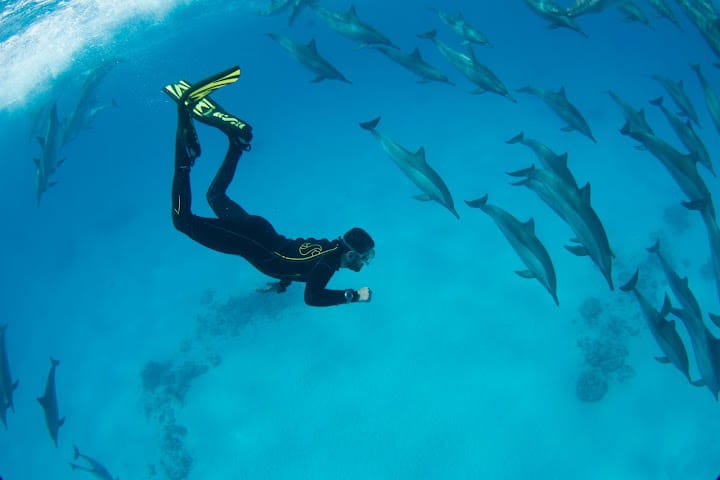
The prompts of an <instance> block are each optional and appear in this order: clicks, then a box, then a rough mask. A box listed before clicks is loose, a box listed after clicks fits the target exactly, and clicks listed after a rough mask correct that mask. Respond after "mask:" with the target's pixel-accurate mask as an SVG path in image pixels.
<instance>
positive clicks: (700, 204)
mask: <svg viewBox="0 0 720 480" xmlns="http://www.w3.org/2000/svg"><path fill="white" fill-rule="evenodd" d="M682 206H683V207H685V208H687V209H688V210H698V211H700V212H702V211H704V210H705V209H706V208H708V207H709V206H710V199H709V198H708V197H705V198H700V199H698V200H692V201H690V202H682Z"/></svg>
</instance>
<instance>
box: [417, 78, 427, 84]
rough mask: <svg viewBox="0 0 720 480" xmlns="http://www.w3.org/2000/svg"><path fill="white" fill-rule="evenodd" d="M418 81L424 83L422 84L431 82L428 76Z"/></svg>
mask: <svg viewBox="0 0 720 480" xmlns="http://www.w3.org/2000/svg"><path fill="white" fill-rule="evenodd" d="M417 83H422V84H425V83H430V80H428V79H427V78H421V79H420V80H418V81H417Z"/></svg>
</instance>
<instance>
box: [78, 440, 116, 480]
mask: <svg viewBox="0 0 720 480" xmlns="http://www.w3.org/2000/svg"><path fill="white" fill-rule="evenodd" d="M73 449H74V456H73V460H75V461H77V460H78V459H80V458H82V459H84V460H85V461H87V463H88V464H90V467H83V466H81V465H77V464H75V463H72V462H71V463H70V466H71V467H72V469H73V470H82V471H83V472H88V473H90V474H91V475H93V476H94V477H96V478H99V479H100V480H119V478H118V477H115V478H113V477H112V475H110V472H109V471H108V469H107V468H106V467H105V466H104V465H103V464H101V463H100V462H98V461H97V460H95V459H94V458H92V457H88V456H87V455H83V454H82V453H80V450H78V447H76V446H75V445H73Z"/></svg>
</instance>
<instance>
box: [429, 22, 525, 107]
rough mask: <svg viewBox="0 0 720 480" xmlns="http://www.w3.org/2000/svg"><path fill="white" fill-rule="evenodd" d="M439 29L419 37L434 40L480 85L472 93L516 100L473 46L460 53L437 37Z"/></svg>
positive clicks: (448, 58)
mask: <svg viewBox="0 0 720 480" xmlns="http://www.w3.org/2000/svg"><path fill="white" fill-rule="evenodd" d="M436 35H437V31H436V30H431V31H429V32H426V33H421V34H419V35H418V37H419V38H427V39H429V40H430V41H432V42H433V43H434V44H435V46H436V47H437V49H438V50H439V51H440V53H442V55H443V56H444V57H445V58H446V59H447V60H448V62H450V64H451V65H452V66H453V67H455V68H456V69H457V70H458V71H459V72H460V73H462V74H463V75H465V77H467V78H468V80H470V81H471V82H473V83H474V84H475V85H477V86H478V88H476V89H475V90H473V91H472V92H470V93H475V94H480V93H485V92H493V93H497V94H498V95H500V96H503V97H506V98H507V99H509V100H510V101H512V102H516V100H515V99H514V98H513V97H512V95H510V92H509V91H508V89H507V87H506V86H505V84H504V83H503V82H502V81H501V80H500V78H498V76H497V75H495V73H494V72H493V71H492V70H490V69H489V68H488V67H486V66H485V65H483V64H482V63H480V62H478V60H477V58H476V57H475V52H474V51H473V49H472V46H468V47H467V48H468V53H467V54H464V53H460V52H457V51H455V50H453V49H452V48H450V47H448V46H447V45H445V44H444V43H443V42H441V41H440V40H438V39H437V38H436Z"/></svg>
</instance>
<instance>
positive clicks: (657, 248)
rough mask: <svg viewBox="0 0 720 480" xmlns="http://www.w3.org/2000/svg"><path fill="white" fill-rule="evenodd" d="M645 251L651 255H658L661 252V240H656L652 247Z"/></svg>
mask: <svg viewBox="0 0 720 480" xmlns="http://www.w3.org/2000/svg"><path fill="white" fill-rule="evenodd" d="M645 250H647V251H648V252H650V253H658V252H659V251H660V239H659V238H658V239H657V240H655V243H654V244H653V245H652V246H650V247H647V248H646V249H645Z"/></svg>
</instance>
